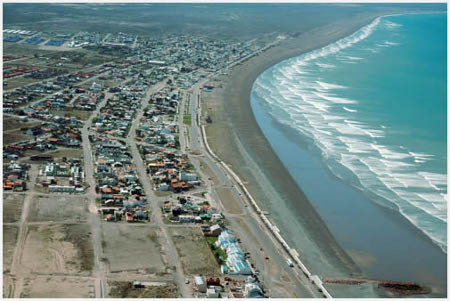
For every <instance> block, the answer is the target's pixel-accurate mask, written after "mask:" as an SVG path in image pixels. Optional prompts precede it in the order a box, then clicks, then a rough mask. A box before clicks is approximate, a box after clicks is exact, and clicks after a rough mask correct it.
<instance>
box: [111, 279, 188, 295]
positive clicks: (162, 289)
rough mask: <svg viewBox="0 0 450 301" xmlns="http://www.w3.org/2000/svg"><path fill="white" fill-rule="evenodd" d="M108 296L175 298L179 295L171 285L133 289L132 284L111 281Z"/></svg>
mask: <svg viewBox="0 0 450 301" xmlns="http://www.w3.org/2000/svg"><path fill="white" fill-rule="evenodd" d="M109 285H110V287H111V289H110V292H109V296H110V297H111V298H177V297H178V295H179V293H178V290H177V287H176V285H175V284H173V283H162V284H161V285H152V286H146V287H144V288H134V287H133V283H132V282H128V281H111V282H109Z"/></svg>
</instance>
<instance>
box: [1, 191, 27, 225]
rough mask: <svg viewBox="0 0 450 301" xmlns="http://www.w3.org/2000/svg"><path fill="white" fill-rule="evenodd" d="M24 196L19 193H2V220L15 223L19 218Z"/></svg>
mask: <svg viewBox="0 0 450 301" xmlns="http://www.w3.org/2000/svg"><path fill="white" fill-rule="evenodd" d="M24 198H25V196H24V195H20V194H12V193H4V194H3V222H4V223H15V222H18V221H19V220H20V215H21V214H22V207H23V200H24Z"/></svg>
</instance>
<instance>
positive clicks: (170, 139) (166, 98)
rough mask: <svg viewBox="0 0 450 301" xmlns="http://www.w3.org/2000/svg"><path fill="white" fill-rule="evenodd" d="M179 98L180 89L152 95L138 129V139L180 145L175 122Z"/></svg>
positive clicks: (146, 141) (174, 145)
mask: <svg viewBox="0 0 450 301" xmlns="http://www.w3.org/2000/svg"><path fill="white" fill-rule="evenodd" d="M179 99H180V95H179V93H178V91H176V90H174V89H170V88H166V89H164V90H162V91H160V92H158V93H155V94H153V95H152V96H151V98H150V104H149V106H148V107H147V108H146V109H145V113H144V115H143V117H142V119H141V120H140V124H139V127H138V128H137V129H136V136H137V137H138V141H141V142H145V143H149V144H157V145H161V146H164V147H172V148H176V147H178V146H179V141H178V135H177V133H178V125H177V123H176V122H175V113H176V112H177V107H178V102H179Z"/></svg>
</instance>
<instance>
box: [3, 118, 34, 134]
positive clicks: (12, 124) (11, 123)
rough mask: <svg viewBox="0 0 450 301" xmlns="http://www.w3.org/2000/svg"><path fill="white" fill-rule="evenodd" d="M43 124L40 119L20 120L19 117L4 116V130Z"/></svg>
mask: <svg viewBox="0 0 450 301" xmlns="http://www.w3.org/2000/svg"><path fill="white" fill-rule="evenodd" d="M39 124H41V122H39V121H27V122H23V121H19V119H17V118H13V117H10V116H4V118H3V132H5V131H10V130H20V129H21V128H31V127H35V126H37V125H39Z"/></svg>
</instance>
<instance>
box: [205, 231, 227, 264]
mask: <svg viewBox="0 0 450 301" xmlns="http://www.w3.org/2000/svg"><path fill="white" fill-rule="evenodd" d="M206 241H207V242H208V245H209V247H210V248H211V250H212V252H213V254H214V256H215V257H216V259H217V261H218V262H219V264H224V263H225V261H226V260H227V253H225V251H224V250H222V249H221V248H217V247H216V246H215V245H214V244H215V243H216V241H217V237H206Z"/></svg>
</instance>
